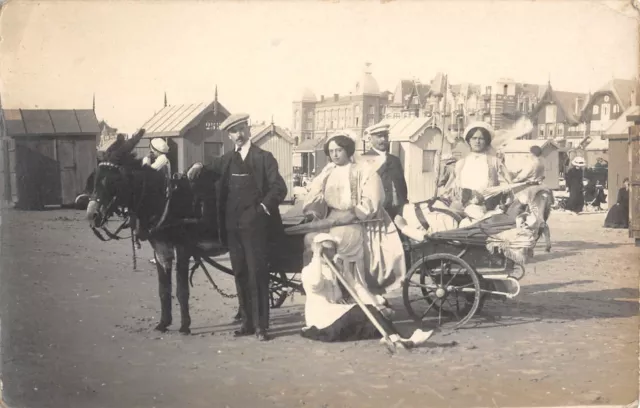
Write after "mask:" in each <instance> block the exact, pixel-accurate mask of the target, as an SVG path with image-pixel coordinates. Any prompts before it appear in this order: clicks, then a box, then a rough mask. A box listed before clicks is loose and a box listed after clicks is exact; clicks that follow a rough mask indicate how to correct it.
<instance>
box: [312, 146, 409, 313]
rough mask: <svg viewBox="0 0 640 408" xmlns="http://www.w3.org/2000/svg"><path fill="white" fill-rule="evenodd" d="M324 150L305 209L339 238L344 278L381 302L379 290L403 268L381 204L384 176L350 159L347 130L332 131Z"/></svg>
mask: <svg viewBox="0 0 640 408" xmlns="http://www.w3.org/2000/svg"><path fill="white" fill-rule="evenodd" d="M324 151H325V154H326V155H327V156H328V157H330V158H331V163H329V164H327V166H325V168H324V169H323V170H322V171H321V172H320V174H318V175H317V176H316V177H315V178H314V179H313V181H312V182H311V184H310V185H309V192H308V194H307V196H306V199H305V202H304V205H303V212H304V214H305V215H307V216H309V217H311V218H313V219H314V220H316V221H317V220H324V222H326V225H327V228H326V229H324V230H322V231H320V232H329V233H331V235H333V236H336V237H338V238H339V239H340V240H341V241H342V245H341V247H340V250H339V251H338V262H339V264H340V266H341V267H342V269H343V270H344V271H345V276H346V278H347V279H349V280H351V281H353V286H354V287H355V288H356V291H357V292H358V295H359V296H360V297H362V298H365V299H367V298H369V299H371V301H372V303H373V304H374V305H376V306H377V307H379V308H381V307H382V306H384V305H385V304H386V300H385V299H384V298H383V297H382V296H381V295H382V294H384V293H386V292H389V291H392V290H394V289H397V288H399V287H400V285H401V283H402V279H403V278H404V276H405V274H406V266H405V257H404V249H403V247H402V242H401V241H400V236H399V234H398V231H397V229H396V226H395V225H394V223H393V222H392V221H391V219H390V218H389V215H388V214H387V213H386V211H385V210H384V208H383V202H384V190H383V186H382V181H381V180H380V177H379V176H378V174H377V173H376V171H375V170H373V168H371V167H369V166H367V165H366V164H365V163H358V162H355V161H354V160H353V155H354V153H355V142H354V141H353V140H352V139H351V138H350V137H348V136H347V135H344V134H339V135H336V136H333V137H331V138H330V139H329V140H328V141H327V142H326V143H325V145H324ZM336 224H338V225H336ZM312 235H313V234H312ZM310 238H312V237H307V239H306V242H307V243H309V242H310Z"/></svg>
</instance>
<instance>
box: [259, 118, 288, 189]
mask: <svg viewBox="0 0 640 408" xmlns="http://www.w3.org/2000/svg"><path fill="white" fill-rule="evenodd" d="M251 143H252V144H255V145H256V146H258V147H260V148H261V149H263V150H266V151H268V152H270V153H271V154H273V157H275V159H276V161H277V162H278V170H279V171H280V174H281V175H282V177H283V178H284V181H285V183H286V185H287V196H286V198H285V200H291V198H292V197H293V195H292V194H293V148H294V144H295V141H294V139H293V137H291V135H290V134H289V133H287V131H286V130H284V129H283V128H281V127H280V126H276V125H275V124H274V123H270V124H261V125H253V126H251Z"/></svg>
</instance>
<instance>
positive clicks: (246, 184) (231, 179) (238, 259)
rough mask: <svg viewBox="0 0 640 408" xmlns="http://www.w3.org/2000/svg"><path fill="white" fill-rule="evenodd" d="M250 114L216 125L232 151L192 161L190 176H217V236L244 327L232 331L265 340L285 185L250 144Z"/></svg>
mask: <svg viewBox="0 0 640 408" xmlns="http://www.w3.org/2000/svg"><path fill="white" fill-rule="evenodd" d="M248 121H249V115H247V114H234V115H231V116H229V117H228V118H227V119H225V121H224V122H222V124H221V125H220V129H221V130H223V131H225V130H226V131H228V132H229V137H230V138H231V140H233V142H234V144H235V149H234V150H232V151H229V152H227V153H225V154H224V155H223V156H222V157H221V158H219V159H217V160H215V161H214V163H212V164H210V165H207V166H203V165H202V163H196V164H194V165H193V166H192V168H191V169H190V170H189V172H188V173H187V176H188V177H189V179H191V180H193V179H195V178H196V177H198V175H199V174H200V173H201V172H202V171H204V172H213V173H214V174H216V175H217V176H218V177H219V182H218V185H217V201H218V202H217V214H218V217H217V218H218V226H219V228H220V239H221V241H222V243H223V244H226V245H228V247H229V253H230V257H231V267H232V269H233V273H234V275H235V280H236V289H237V293H238V302H239V304H240V311H241V318H242V325H241V327H240V330H238V331H236V332H235V333H234V334H235V336H236V337H238V336H247V335H252V334H255V335H256V336H257V337H258V339H259V340H260V341H265V340H269V335H268V333H267V331H268V329H269V269H268V268H269V265H268V254H269V253H270V251H273V246H274V245H276V243H277V242H278V241H279V240H280V238H281V236H282V234H284V228H283V226H282V218H281V217H280V210H279V208H278V207H279V205H280V204H281V203H282V201H283V200H284V198H285V197H286V195H287V186H286V184H285V182H284V179H283V178H282V176H281V175H280V173H279V171H278V163H277V162H276V159H275V158H274V157H273V155H272V154H271V153H269V152H267V151H265V150H262V149H260V148H259V147H257V146H254V145H252V144H251V141H250V137H251V133H250V129H249V125H248Z"/></svg>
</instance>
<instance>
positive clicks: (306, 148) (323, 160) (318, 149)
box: [293, 136, 329, 177]
mask: <svg viewBox="0 0 640 408" xmlns="http://www.w3.org/2000/svg"><path fill="white" fill-rule="evenodd" d="M326 140H328V136H324V137H320V138H317V139H306V140H303V141H302V142H301V143H300V144H299V145H298V146H296V147H295V148H294V149H293V152H294V155H295V156H296V161H297V163H298V164H299V167H300V173H301V174H306V175H307V176H310V177H313V176H314V175H316V174H318V173H320V171H322V169H323V168H324V166H326V165H327V163H329V158H328V157H327V155H326V154H324V143H325V141H326Z"/></svg>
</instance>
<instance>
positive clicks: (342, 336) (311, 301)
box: [301, 233, 433, 347]
mask: <svg viewBox="0 0 640 408" xmlns="http://www.w3.org/2000/svg"><path fill="white" fill-rule="evenodd" d="M339 246H340V240H339V239H338V238H337V237H334V236H332V235H330V234H326V233H320V234H318V235H316V236H315V237H314V239H313V258H312V259H311V262H310V263H309V264H308V265H307V266H305V267H304V268H303V269H302V273H301V279H302V285H303V287H304V291H305V295H306V301H305V322H306V326H305V327H304V328H303V329H302V332H301V336H302V337H305V338H308V339H311V340H317V341H322V342H338V341H349V340H351V341H356V340H369V339H377V338H381V337H382V334H381V333H380V332H379V331H378V329H377V328H376V327H375V326H374V325H373V323H371V321H370V320H369V319H368V317H367V315H366V314H365V313H364V312H363V310H362V309H361V308H360V307H359V306H358V305H357V304H347V303H345V302H344V300H343V297H342V291H341V288H340V286H339V284H338V279H337V278H336V276H335V275H334V274H333V272H332V271H331V269H330V268H329V266H328V265H327V264H326V262H325V261H324V260H323V259H322V254H323V253H324V254H325V255H326V256H327V257H329V259H333V257H334V256H335V255H336V252H337V251H336V249H337V247H339ZM362 302H363V303H364V304H366V305H367V309H369V311H370V312H371V314H372V315H373V316H374V317H375V318H376V320H377V321H378V322H379V323H380V325H381V326H382V327H383V328H384V330H385V331H386V332H387V334H388V335H389V338H390V339H391V341H392V342H394V343H400V344H401V345H402V346H404V347H414V346H419V345H422V344H424V343H425V342H426V341H427V340H428V339H429V338H430V337H431V336H432V335H433V331H432V330H431V331H427V332H425V331H422V330H420V329H418V330H416V331H414V332H413V334H412V335H411V337H410V338H408V339H405V338H402V337H401V336H400V334H399V333H398V330H397V329H396V328H395V326H394V325H393V323H392V322H391V320H389V319H388V318H387V317H385V316H384V315H383V313H381V311H380V310H378V309H377V308H376V307H375V306H373V305H372V304H371V302H368V301H367V300H366V299H364V298H363V299H362Z"/></svg>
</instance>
